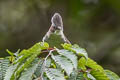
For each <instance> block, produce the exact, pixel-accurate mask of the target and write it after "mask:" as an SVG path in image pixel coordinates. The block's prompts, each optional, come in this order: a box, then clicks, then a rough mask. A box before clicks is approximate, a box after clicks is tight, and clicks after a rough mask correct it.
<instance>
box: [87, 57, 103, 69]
mask: <svg viewBox="0 0 120 80" xmlns="http://www.w3.org/2000/svg"><path fill="white" fill-rule="evenodd" d="M86 66H88V67H90V68H92V69H95V70H100V71H104V69H103V68H102V67H101V66H100V65H98V64H97V63H96V62H95V61H93V60H92V59H90V58H88V60H87V63H86Z"/></svg>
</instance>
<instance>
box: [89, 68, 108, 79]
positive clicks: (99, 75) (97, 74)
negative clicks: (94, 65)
mask: <svg viewBox="0 0 120 80" xmlns="http://www.w3.org/2000/svg"><path fill="white" fill-rule="evenodd" d="M90 74H91V75H92V76H94V78H95V79H96V80H110V79H109V78H108V77H107V75H106V74H105V72H103V71H100V70H92V71H91V72H90Z"/></svg>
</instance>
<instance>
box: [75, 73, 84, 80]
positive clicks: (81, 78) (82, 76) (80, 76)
mask: <svg viewBox="0 0 120 80" xmlns="http://www.w3.org/2000/svg"><path fill="white" fill-rule="evenodd" d="M84 79H85V78H84V75H83V72H80V73H78V75H77V78H76V80H84Z"/></svg>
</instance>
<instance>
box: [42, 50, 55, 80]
mask: <svg viewBox="0 0 120 80" xmlns="http://www.w3.org/2000/svg"><path fill="white" fill-rule="evenodd" d="M53 51H55V49H52V50H50V51H49V54H48V55H47V56H46V57H45V59H44V62H43V65H42V67H43V71H42V73H41V79H42V80H43V73H44V70H45V67H46V62H47V61H46V60H47V59H48V57H49V56H50V55H51V53H52V52H53Z"/></svg>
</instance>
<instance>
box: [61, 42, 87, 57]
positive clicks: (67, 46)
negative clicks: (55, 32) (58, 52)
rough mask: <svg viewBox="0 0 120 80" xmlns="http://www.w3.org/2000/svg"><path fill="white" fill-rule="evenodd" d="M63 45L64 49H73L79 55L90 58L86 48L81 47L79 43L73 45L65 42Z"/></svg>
mask: <svg viewBox="0 0 120 80" xmlns="http://www.w3.org/2000/svg"><path fill="white" fill-rule="evenodd" d="M62 46H63V48H64V49H67V50H70V51H73V52H74V53H76V54H77V55H79V56H84V57H85V58H86V59H88V54H87V52H86V50H85V49H84V48H80V47H79V46H78V45H77V44H74V45H71V44H67V43H64V44H62Z"/></svg>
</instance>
